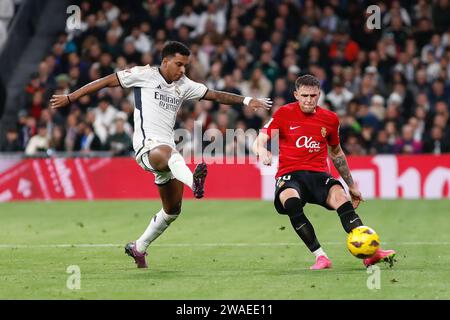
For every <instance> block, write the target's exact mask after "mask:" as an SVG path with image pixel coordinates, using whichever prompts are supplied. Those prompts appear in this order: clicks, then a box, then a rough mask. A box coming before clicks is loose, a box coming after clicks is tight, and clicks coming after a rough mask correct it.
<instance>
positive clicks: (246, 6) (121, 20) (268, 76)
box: [0, 0, 450, 155]
mask: <svg viewBox="0 0 450 320" xmlns="http://www.w3.org/2000/svg"><path fill="white" fill-rule="evenodd" d="M371 4H375V5H378V6H379V7H380V9H381V28H380V29H369V28H368V26H367V25H366V19H367V17H368V16H369V14H368V13H366V8H367V6H369V5H371ZM80 7H81V11H82V23H81V25H80V28H79V29H75V30H66V32H65V33H62V34H60V35H59V36H58V39H57V41H56V42H55V43H54V45H53V46H52V48H51V51H50V52H49V53H48V55H47V56H46V57H44V59H43V60H42V61H41V62H40V63H39V65H38V66H37V68H36V72H34V73H33V74H31V76H30V81H29V84H28V85H27V86H26V88H24V95H26V103H25V104H24V105H21V106H18V108H17V109H18V123H17V125H16V126H11V127H10V128H8V130H7V137H6V138H7V139H6V143H5V144H3V145H1V146H0V151H6V152H13V151H24V152H25V154H27V155H33V154H36V152H38V151H48V150H51V151H62V152H73V151H78V152H83V153H84V152H90V151H97V150H108V151H112V152H113V153H114V154H115V155H128V154H131V153H132V132H133V92H132V91H129V90H124V89H122V88H120V87H117V88H107V89H104V90H102V91H100V92H99V93H98V94H97V95H95V96H85V97H83V98H82V99H80V100H79V101H78V102H76V103H73V104H72V105H71V106H70V107H69V108H65V109H58V110H52V109H49V107H48V105H49V98H50V96H51V95H52V94H67V93H69V92H71V91H74V90H76V89H77V88H80V87H81V86H83V85H84V84H86V83H88V82H90V81H93V80H96V79H99V78H100V77H103V76H106V75H108V74H110V73H113V72H116V71H118V70H123V69H125V68H129V67H132V66H134V65H146V64H150V65H153V64H159V63H160V62H161V61H160V56H159V54H160V50H161V47H162V46H163V44H164V43H165V42H166V41H167V40H177V41H181V42H183V43H185V44H187V45H188V46H189V47H190V48H191V50H192V56H191V63H190V67H189V70H188V76H189V77H190V78H191V79H193V80H195V81H198V82H202V83H205V84H206V85H207V86H208V87H209V88H211V89H217V90H224V91H228V92H233V93H237V94H242V95H245V96H253V97H271V98H272V100H273V101H274V107H273V108H272V110H270V111H258V112H254V111H253V110H251V109H250V108H243V107H242V106H226V105H216V104H214V103H212V102H211V101H204V100H201V101H198V102H197V101H192V102H189V103H186V104H185V105H184V106H183V107H182V109H181V111H180V112H179V115H178V118H177V123H176V128H184V129H186V130H189V131H191V132H192V131H193V130H194V123H195V122H196V121H199V122H201V124H202V127H203V130H206V129H213V128H214V129H217V130H209V131H207V134H209V135H210V136H209V137H208V138H209V139H212V140H214V139H215V138H217V136H216V135H225V130H226V129H227V128H230V129H236V128H241V129H243V130H247V129H250V128H252V129H255V130H258V129H259V128H261V126H262V125H263V124H264V123H265V122H266V121H268V119H270V115H271V114H272V113H273V112H275V111H276V110H277V109H278V108H279V107H280V106H281V105H283V104H285V103H288V102H292V101H294V97H293V94H292V91H293V90H294V88H295V86H294V82H295V80H296V78H297V77H298V76H299V75H301V74H305V73H311V74H313V75H315V76H316V77H317V78H318V79H319V80H320V81H321V84H322V94H321V100H320V102H319V105H321V106H323V107H326V108H328V109H331V110H333V111H335V112H336V113H337V114H338V115H339V117H340V121H341V127H340V136H341V143H342V146H343V148H344V150H345V152H346V153H348V154H351V155H365V154H386V153H393V154H420V153H434V154H440V153H445V152H450V125H449V105H450V19H449V17H450V3H449V0H435V1H426V0H419V1H378V2H377V1H346V0H340V1H339V0H330V1H312V0H304V1H301V0H291V1H289V0H286V1H281V0H278V1H277V0H273V1H259V0H228V1H227V0H218V1H204V0H192V1H175V0H147V1H142V0H128V1H126V2H125V1H81V2H80ZM214 136H216V137H214ZM228 143H229V144H230V145H227V146H226V148H228V149H229V148H236V144H239V143H244V144H245V141H239V140H238V141H231V142H230V141H229V142H228Z"/></svg>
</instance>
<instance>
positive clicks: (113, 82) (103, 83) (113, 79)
mask: <svg viewBox="0 0 450 320" xmlns="http://www.w3.org/2000/svg"><path fill="white" fill-rule="evenodd" d="M119 85H120V83H119V79H118V78H117V75H116V74H115V73H113V74H110V75H108V76H106V77H103V78H100V79H97V80H95V81H92V82H89V83H88V84H86V85H85V86H83V87H81V88H80V89H78V90H76V91H74V92H72V93H70V94H67V95H65V94H63V95H55V94H54V95H53V96H52V97H51V99H50V106H51V107H52V108H53V109H55V108H61V107H65V106H67V105H69V104H70V103H72V102H74V101H77V100H78V99H80V98H81V97H82V96H85V95H87V94H91V93H92V92H95V91H98V90H100V89H102V88H105V87H117V86H119Z"/></svg>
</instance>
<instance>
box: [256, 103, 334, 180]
mask: <svg viewBox="0 0 450 320" xmlns="http://www.w3.org/2000/svg"><path fill="white" fill-rule="evenodd" d="M261 131H262V132H264V133H266V134H267V135H269V136H270V137H274V135H276V133H277V132H278V134H279V146H280V155H279V164H278V171H277V175H276V178H278V177H280V176H282V175H285V174H286V173H289V172H292V171H297V170H310V171H319V172H328V171H329V170H328V164H327V156H328V149H327V145H330V146H336V145H338V144H339V119H338V117H337V115H336V114H335V113H334V112H332V111H329V110H326V109H323V108H321V107H319V106H317V107H316V112H314V113H304V112H303V111H302V110H301V109H300V106H299V104H298V102H293V103H289V104H286V105H284V106H282V107H280V109H278V110H277V111H276V112H275V113H274V114H273V116H272V118H271V119H270V120H269V122H267V124H266V125H265V126H264V128H263V129H262V130H261Z"/></svg>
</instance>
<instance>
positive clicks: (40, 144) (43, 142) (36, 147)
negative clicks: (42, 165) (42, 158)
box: [25, 125, 50, 156]
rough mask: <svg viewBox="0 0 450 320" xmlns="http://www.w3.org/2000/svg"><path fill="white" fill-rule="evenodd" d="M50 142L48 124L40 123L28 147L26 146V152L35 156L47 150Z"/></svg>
mask: <svg viewBox="0 0 450 320" xmlns="http://www.w3.org/2000/svg"><path fill="white" fill-rule="evenodd" d="M49 142H50V140H49V138H48V135H47V126H45V125H39V127H38V132H37V134H36V135H34V136H33V137H31V139H30V141H29V142H28V144H27V147H26V148H25V154H26V155H27V156H33V155H36V154H37V153H38V152H47V150H48V148H49Z"/></svg>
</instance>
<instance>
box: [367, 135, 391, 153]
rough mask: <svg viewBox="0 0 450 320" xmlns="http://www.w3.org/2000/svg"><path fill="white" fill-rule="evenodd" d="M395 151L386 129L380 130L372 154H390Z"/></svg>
mask: <svg viewBox="0 0 450 320" xmlns="http://www.w3.org/2000/svg"><path fill="white" fill-rule="evenodd" d="M392 152H393V146H392V145H391V144H390V143H389V139H388V134H387V132H386V131H384V130H380V131H378V133H377V138H376V141H375V143H374V144H373V146H372V149H371V150H370V153H371V154H374V155H376V154H389V153H392Z"/></svg>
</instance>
